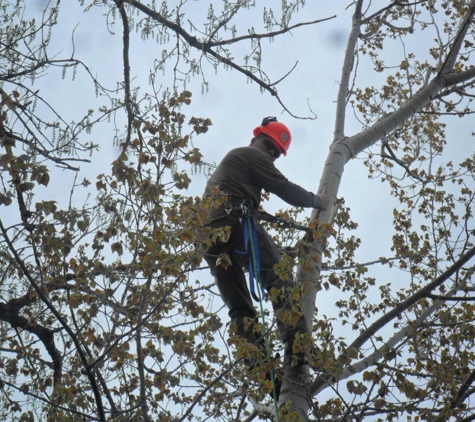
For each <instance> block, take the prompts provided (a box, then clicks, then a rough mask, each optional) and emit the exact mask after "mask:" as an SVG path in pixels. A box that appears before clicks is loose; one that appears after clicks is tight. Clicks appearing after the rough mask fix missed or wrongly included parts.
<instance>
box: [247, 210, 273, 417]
mask: <svg viewBox="0 0 475 422" xmlns="http://www.w3.org/2000/svg"><path fill="white" fill-rule="evenodd" d="M241 209H242V218H243V226H244V245H245V248H246V252H247V254H248V256H249V284H250V290H251V295H252V297H253V298H254V300H256V301H258V302H259V305H260V310H261V317H262V329H263V334H264V343H265V349H266V355H267V359H268V360H269V361H271V354H270V346H269V338H268V336H267V324H266V320H265V316H264V305H263V300H264V294H265V291H264V286H263V285H262V280H261V271H260V256H259V246H258V240H257V230H256V225H255V222H254V218H253V216H252V214H251V211H250V210H249V208H248V207H247V206H245V205H241ZM254 279H255V280H256V283H257V295H256V289H255V286H254ZM270 376H271V382H272V396H273V399H274V404H275V412H276V420H277V422H279V421H280V413H279V401H278V399H277V390H276V387H275V381H276V379H275V372H274V369H273V368H271V369H270Z"/></svg>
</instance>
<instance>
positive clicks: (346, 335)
mask: <svg viewBox="0 0 475 422" xmlns="http://www.w3.org/2000/svg"><path fill="white" fill-rule="evenodd" d="M64 3H65V2H63V3H60V2H59V1H57V2H56V3H55V2H49V3H47V4H46V3H43V2H22V1H20V0H18V1H13V2H12V1H0V20H1V23H0V48H1V49H2V54H1V56H0V80H1V83H0V93H1V103H0V141H1V147H0V148H1V151H2V152H1V155H0V160H1V170H2V171H1V173H0V174H1V188H0V231H1V237H0V268H1V270H0V274H1V278H0V291H1V299H0V332H1V336H0V351H1V353H0V402H1V406H0V417H1V419H2V420H6V421H7V420H8V421H10V420H11V421H25V422H26V421H42V420H49V421H63V420H68V421H86V420H87V421H155V420H157V421H158V420H159V421H164V422H166V421H170V422H171V421H173V422H178V421H185V420H192V421H195V420H196V421H205V420H213V421H230V420H233V421H234V420H235V421H238V420H239V421H251V420H257V419H259V418H260V419H261V420H279V421H297V420H303V421H314V420H315V421H330V420H332V421H336V420H342V421H343V420H355V421H356V420H368V421H369V420H371V421H373V420H381V421H383V420H403V419H404V420H411V421H412V420H416V421H419V420H427V421H442V420H454V421H455V420H457V421H470V420H474V419H475V417H474V416H473V414H474V413H475V411H474V406H473V399H472V394H473V393H474V392H475V388H474V386H473V382H474V381H475V367H474V364H473V362H474V354H475V349H474V346H473V343H474V338H475V329H474V323H473V322H474V318H475V317H474V310H475V308H474V296H473V292H474V284H473V273H474V268H475V267H474V261H473V256H474V255H475V244H474V239H475V226H474V218H473V210H474V209H475V205H474V201H475V176H474V172H475V167H474V164H475V148H474V146H473V145H474V142H473V136H474V132H473V129H470V124H469V123H467V122H469V121H470V120H471V115H472V114H473V113H474V112H475V109H474V108H473V98H474V97H475V91H474V84H475V67H474V66H473V64H472V63H473V48H474V46H475V39H474V35H475V31H474V30H475V28H474V21H473V19H474V13H475V1H474V0H471V1H468V0H444V1H442V0H430V1H429V0H427V1H426V0H421V1H414V2H411V1H410V0H395V1H386V2H371V1H366V0H356V1H354V2H352V3H350V4H348V5H347V6H345V5H333V6H332V9H334V10H336V11H337V12H336V14H334V13H333V10H330V9H319V10H320V13H321V15H320V16H314V17H312V18H311V19H308V20H307V17H308V15H306V13H305V12H306V10H308V8H309V7H310V6H309V5H308V4H305V3H306V2H305V1H304V0H294V1H283V2H282V3H281V4H279V5H278V6H277V5H275V6H274V5H272V7H271V6H269V5H266V4H264V3H265V2H255V1H250V0H237V1H235V2H229V1H227V0H226V1H223V2H220V3H218V4H216V2H211V4H210V5H209V7H206V8H203V5H202V2H192V1H186V0H180V1H174V2H172V1H163V2H161V3H160V4H159V3H158V2H150V3H146V2H141V1H137V0H114V1H108V2H106V1H102V0H93V1H85V0H82V1H80V2H79V3H78V4H76V5H74V7H73V6H71V4H64ZM198 3H200V5H199V6H198ZM261 3H262V4H261ZM71 10H74V12H75V13H79V12H80V13H81V14H77V15H75V14H71ZM327 12H328V13H327ZM71 16H74V18H75V19H77V21H75V23H74V24H72V25H71V26H70V27H69V26H68V24H67V25H66V26H65V25H63V22H70V20H68V19H71ZM303 16H305V17H306V19H305V20H303ZM349 16H351V22H350V21H349V20H348V19H346V17H349ZM257 17H259V19H257ZM261 18H262V19H261ZM333 20H336V21H337V22H341V25H343V24H348V22H350V24H351V27H348V28H347V30H346V31H345V34H347V40H346V47H345V52H344V54H343V55H342V59H343V60H342V63H341V64H340V65H339V70H340V71H341V74H340V75H339V76H338V77H336V79H338V84H337V88H338V89H337V93H336V96H335V97H334V98H326V99H325V101H326V102H327V103H328V107H330V104H331V106H332V107H333V106H334V111H335V114H334V126H333V127H334V130H333V137H332V138H331V139H326V140H323V141H322V139H319V140H318V141H319V142H320V143H322V142H323V143H324V144H325V145H326V146H328V148H329V149H328V155H327V157H326V161H325V165H324V167H323V168H322V169H317V170H314V169H310V170H307V169H306V176H308V177H309V178H312V179H313V180H315V183H314V187H315V190H316V191H318V192H319V193H325V194H327V195H329V196H330V197H331V204H332V206H331V207H330V208H329V209H328V210H327V211H325V212H322V213H319V212H316V211H315V212H313V213H312V214H311V215H306V214H305V212H304V211H303V210H299V209H291V210H288V209H284V210H280V211H279V212H278V214H279V216H280V217H282V218H284V219H286V220H291V221H295V222H296V223H298V224H300V225H304V226H308V227H310V228H311V231H310V234H307V235H303V234H302V233H301V232H298V231H295V230H289V229H288V228H282V227H279V226H276V225H272V224H269V230H270V231H271V233H272V234H273V236H275V239H276V241H278V243H279V245H281V247H282V251H283V254H282V260H281V263H280V264H279V266H278V267H277V268H276V269H275V271H277V272H279V271H280V272H282V274H284V273H285V272H286V271H289V270H291V271H294V272H295V279H296V281H297V283H298V289H296V290H295V292H294V296H295V297H294V299H295V301H296V304H297V305H296V308H295V315H299V313H302V312H303V313H304V314H305V316H306V318H307V321H310V322H311V328H312V338H311V339H301V341H300V343H298V344H296V345H295V347H296V348H299V349H300V350H298V351H302V352H304V353H306V354H307V358H308V360H309V362H310V363H311V366H310V369H309V370H308V371H307V370H302V368H301V367H297V368H295V367H293V368H284V367H283V365H282V361H283V358H284V356H282V353H283V351H282V350H281V344H280V343H279V341H278V340H277V338H276V334H275V327H274V324H273V321H272V313H268V314H267V313H266V318H267V320H268V322H269V324H268V325H269V327H270V331H269V333H268V335H269V339H270V342H271V344H272V347H273V349H274V353H275V354H278V353H280V354H281V358H280V359H279V358H278V359H277V360H276V362H275V365H276V366H277V368H278V369H277V372H278V376H279V377H280V378H281V379H282V393H281V395H280V399H279V402H278V405H277V406H276V405H275V403H273V402H272V401H270V400H269V399H268V395H267V393H268V392H269V391H270V389H271V387H272V385H269V381H268V380H267V379H266V378H265V376H264V375H265V374H263V373H260V372H258V371H255V372H253V373H251V374H250V373H247V372H246V370H245V367H243V366H242V364H241V360H242V359H243V358H246V357H249V356H250V355H251V354H252V353H254V352H255V350H253V348H252V347H250V346H249V345H247V344H245V343H244V344H243V343H240V342H238V341H236V340H232V339H230V338H229V336H228V333H227V325H226V322H227V321H226V312H225V310H224V309H223V304H222V302H221V300H220V298H219V294H218V292H217V289H216V288H215V286H214V283H213V281H212V279H211V277H210V276H209V270H208V269H207V268H206V267H205V266H204V263H203V262H202V259H201V251H202V250H203V248H206V247H207V245H209V244H210V242H212V241H213V240H215V239H217V238H222V239H225V238H226V236H227V235H228V233H227V231H226V230H211V229H207V228H204V226H203V225H204V223H205V221H206V218H207V211H208V210H209V207H210V203H208V202H207V201H206V200H203V199H202V198H201V197H200V195H199V194H194V193H192V192H191V190H190V186H191V185H192V182H193V179H194V178H195V177H201V176H202V175H206V174H208V173H209V172H210V171H212V169H213V164H212V163H210V162H209V160H208V159H207V157H206V156H205V155H204V154H203V148H202V147H201V146H202V145H203V143H204V142H205V139H206V137H207V136H209V133H210V132H211V131H212V130H213V124H212V121H213V120H214V116H213V115H208V113H207V110H206V109H204V108H200V109H199V113H197V110H196V108H193V101H195V100H196V98H197V97H198V96H199V95H200V94H202V95H203V99H204V103H205V102H206V98H207V95H209V94H207V90H208V88H209V87H212V86H213V85H219V84H220V79H221V78H222V77H223V73H224V74H226V72H223V71H227V74H231V75H232V81H233V84H234V85H237V86H241V84H242V86H245V85H246V83H249V82H250V83H251V87H252V88H254V90H255V95H256V97H257V96H268V97H270V98H272V99H273V101H275V103H276V104H278V107H279V108H280V109H282V110H283V112H284V113H285V115H286V116H287V117H286V118H288V119H289V120H291V118H295V120H292V121H293V122H295V125H301V126H304V125H307V124H309V122H310V121H311V120H309V119H311V118H313V117H316V116H315V113H314V112H313V110H312V108H311V106H310V108H309V109H308V112H307V113H306V115H302V113H300V112H297V111H296V110H294V109H293V107H292V106H290V105H289V102H288V97H287V96H286V93H287V92H289V91H291V92H293V96H296V95H297V96H298V97H299V98H300V97H301V101H302V103H305V102H306V100H307V99H306V95H305V93H304V92H302V93H300V91H296V90H295V86H296V84H297V82H298V81H296V80H295V78H294V75H295V74H297V75H298V72H299V66H298V64H295V65H294V64H293V63H290V64H289V63H286V64H285V66H283V67H282V68H280V69H279V72H281V73H279V74H278V76H275V75H276V72H275V71H274V69H270V68H268V67H267V65H268V61H269V57H268V56H266V54H265V53H266V51H267V50H268V49H270V48H271V47H272V45H273V44H278V43H279V42H280V40H281V39H282V38H283V37H289V36H290V35H292V36H294V34H296V33H297V32H299V31H308V32H305V34H306V35H305V36H306V44H305V47H306V50H307V51H308V55H315V56H316V57H318V48H319V44H318V42H316V40H315V38H314V33H313V32H312V30H314V29H315V28H319V27H320V26H321V25H326V24H328V22H330V21H333ZM77 22H81V24H84V25H86V26H87V27H88V32H90V38H89V39H88V40H84V39H82V40H81V39H76V28H75V25H76V23H77ZM98 23H100V25H103V27H104V28H106V29H107V31H109V34H110V36H111V38H112V39H114V40H116V44H114V45H120V55H117V56H116V57H114V60H113V61H110V60H109V57H110V56H109V54H110V52H109V51H108V47H109V46H108V45H104V43H100V42H99V43H98V44H97V45H96V44H95V43H94V40H95V39H94V31H95V29H94V28H95V27H96V26H97V25H98ZM57 31H60V32H59V33H58V32H57ZM58 36H59V37H62V38H64V39H66V38H67V39H68V44H67V45H69V46H70V47H69V50H68V49H64V50H63V49H58V48H56V47H55V45H54V39H55V37H58ZM307 44H308V45H307ZM85 45H88V46H89V47H88V48H85V47H84V46H85ZM98 46H99V47H100V48H98ZM112 48H113V47H112V45H111V46H110V49H111V50H112ZM98 50H101V51H98ZM114 51H115V52H117V50H114ZM101 55H102V56H103V57H104V61H105V62H106V63H105V68H106V74H105V75H104V73H102V72H99V71H98V69H96V68H95V66H99V62H100V59H99V60H96V59H97V57H99V58H100V57H101ZM93 56H95V57H96V59H94V60H96V61H94V60H93V59H92V57H93ZM106 58H107V59H106ZM317 63H318V60H317ZM306 71H308V72H312V69H307V70H306ZM297 79H298V78H297ZM144 81H146V82H145V83H144ZM48 83H49V84H50V86H54V89H47V88H46V85H47V84H48ZM315 83H317V81H315ZM196 87H199V88H198V92H196V90H197V89H196ZM199 89H201V90H202V91H203V92H202V93H200V92H199ZM192 91H195V92H192ZM294 91H295V92H294ZM224 97H226V96H224ZM238 100H239V99H232V98H224V99H223V100H222V102H221V104H220V105H221V106H222V107H223V108H226V101H233V102H238ZM309 103H310V104H311V101H309ZM299 117H306V119H301V120H297V119H298V118H299ZM317 121H318V120H317ZM227 136H228V137H229V136H232V133H231V134H229V133H228V134H227ZM97 139H99V140H97ZM316 141H317V140H316V139H315V142H316ZM231 146H232V145H231V144H230V145H229V147H230V148H231ZM109 157H111V159H110V160H109ZM352 159H356V160H359V161H358V163H357V165H358V166H360V167H361V168H363V167H365V168H366V170H365V172H366V174H367V176H368V177H369V178H370V179H371V186H373V187H374V186H376V183H377V184H378V186H380V185H381V184H382V186H383V187H384V190H385V191H386V192H387V193H388V196H389V195H390V196H391V197H392V199H393V200H394V204H395V206H392V205H391V204H386V203H380V204H378V203H377V202H376V203H375V202H374V201H371V198H370V197H371V196H372V195H371V193H366V192H361V195H360V197H361V200H360V201H359V203H358V204H356V205H355V204H352V207H353V209H350V206H349V204H347V203H346V202H345V200H344V198H342V197H341V196H340V194H339V193H340V191H341V186H343V185H344V184H345V175H344V170H345V167H346V166H347V165H348V163H349V162H350V160H352ZM289 160H291V158H290V157H289ZM361 174H363V173H361ZM367 176H363V177H364V178H366V177H367ZM289 178H292V175H289ZM317 178H320V182H319V184H317ZM351 183H352V184H353V185H354V186H355V187H357V186H358V183H362V181H358V180H351ZM266 199H268V198H266ZM368 203H370V204H371V207H368V206H367V204H368ZM266 205H267V203H266ZM355 206H356V207H361V208H362V209H365V211H364V213H366V214H367V215H369V216H370V218H374V219H375V220H376V219H377V218H378V216H379V215H381V214H384V215H385V216H392V224H391V225H388V226H387V227H386V228H385V229H384V233H376V234H375V233H362V232H360V231H359V228H358V221H356V220H354V219H353V218H352V214H353V213H354V212H355ZM384 242H386V243H388V244H389V245H390V246H389V251H388V253H387V254H386V252H385V250H384V247H383V244H384ZM362 248H365V250H366V251H367V252H366V254H365V255H364V257H365V259H364V260H362V259H361V256H362V255H361V254H360V250H361V249H362ZM368 251H369V253H368ZM367 257H368V259H366V258H367ZM295 315H289V316H288V317H289V320H292V318H293V317H294V316H295Z"/></svg>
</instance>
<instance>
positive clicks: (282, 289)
mask: <svg viewBox="0 0 475 422" xmlns="http://www.w3.org/2000/svg"><path fill="white" fill-rule="evenodd" d="M256 230H257V236H258V243H259V255H260V259H261V278H262V283H263V285H264V288H265V289H266V290H267V291H268V292H271V291H272V290H273V289H277V291H278V292H279V295H278V298H277V300H275V301H273V302H272V306H273V308H274V314H275V317H276V320H277V325H278V328H279V333H280V338H281V340H282V341H283V342H284V343H285V346H286V348H287V349H290V350H291V349H292V345H293V342H294V340H295V336H296V334H297V333H300V334H305V333H307V332H308V328H307V324H306V321H305V318H304V317H303V315H302V316H300V318H298V320H297V321H295V319H294V318H289V316H290V314H291V313H292V312H295V311H294V309H292V308H293V307H292V301H293V297H292V289H293V288H294V287H295V284H294V282H293V279H292V274H289V275H288V279H287V280H285V281H284V280H282V279H281V278H279V276H278V275H277V274H276V273H275V271H274V265H275V264H277V263H278V262H279V260H280V254H279V250H278V249H277V246H276V244H275V243H274V241H273V240H272V238H271V237H270V235H269V234H268V233H267V232H266V230H265V229H264V228H263V227H262V226H261V225H259V224H257V225H256ZM286 314H288V315H286ZM296 317H298V315H297V316H296ZM284 321H285V322H284Z"/></svg>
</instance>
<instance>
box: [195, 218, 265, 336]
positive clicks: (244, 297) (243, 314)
mask: <svg viewBox="0 0 475 422" xmlns="http://www.w3.org/2000/svg"><path fill="white" fill-rule="evenodd" d="M215 224H216V225H218V224H219V222H216V223H215ZM228 224H229V223H228ZM229 225H231V224H229ZM241 232H242V227H241V225H240V224H239V222H237V223H234V224H232V225H231V236H230V238H229V241H228V242H226V243H223V242H220V241H218V242H216V243H215V244H214V245H212V246H211V247H210V249H209V250H208V251H207V252H206V254H205V255H204V258H205V260H206V262H207V263H208V265H209V267H210V270H211V274H212V275H213V276H214V278H215V281H216V285H217V286H218V290H219V293H220V295H221V298H222V299H223V302H224V304H225V305H226V306H227V307H228V309H229V312H228V314H229V317H230V319H231V324H232V328H233V331H234V332H235V334H236V335H237V336H240V337H244V338H246V339H247V340H248V342H249V343H252V344H255V343H256V342H258V340H259V337H260V336H259V334H258V333H257V334H256V333H254V330H253V329H252V323H253V321H254V319H255V317H256V315H257V314H256V310H255V309H254V305H253V303H252V298H251V295H250V293H249V289H248V287H247V281H246V277H245V275H244V272H243V270H242V265H243V262H242V259H241V257H239V256H238V255H237V254H236V251H239V250H241V248H242V250H244V249H243V247H244V246H243V243H242V233H241ZM221 254H227V255H228V256H229V258H230V260H231V262H230V263H229V265H228V266H227V267H224V266H223V265H221V264H218V265H216V260H217V259H218V258H219V256H220V255H221ZM246 259H247V258H246Z"/></svg>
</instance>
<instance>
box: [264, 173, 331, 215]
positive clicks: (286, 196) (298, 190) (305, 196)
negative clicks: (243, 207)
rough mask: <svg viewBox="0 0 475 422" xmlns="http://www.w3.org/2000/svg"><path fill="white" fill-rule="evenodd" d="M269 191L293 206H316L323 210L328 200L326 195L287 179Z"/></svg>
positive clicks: (326, 206)
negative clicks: (313, 191) (310, 190)
mask: <svg viewBox="0 0 475 422" xmlns="http://www.w3.org/2000/svg"><path fill="white" fill-rule="evenodd" d="M271 192H272V193H273V194H275V195H277V196H278V197H279V198H281V199H283V200H284V201H285V202H287V203H288V204H290V205H293V206H294V207H304V208H317V209H319V210H322V211H325V210H326V209H327V208H328V203H329V201H330V199H329V197H328V196H327V195H315V194H314V193H312V192H309V191H308V190H305V189H304V188H302V187H301V186H299V185H296V184H295V183H292V182H289V181H288V180H287V181H286V182H285V183H283V184H282V185H280V186H279V187H278V188H276V189H273V190H272V191H271Z"/></svg>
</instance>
